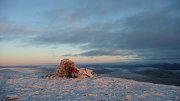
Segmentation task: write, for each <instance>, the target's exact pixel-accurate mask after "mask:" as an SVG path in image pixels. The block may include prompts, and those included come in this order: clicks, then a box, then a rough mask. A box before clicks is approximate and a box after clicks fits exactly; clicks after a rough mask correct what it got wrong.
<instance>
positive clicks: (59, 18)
mask: <svg viewBox="0 0 180 101" xmlns="http://www.w3.org/2000/svg"><path fill="white" fill-rule="evenodd" d="M179 5H180V1H179V0H53V1H52V0H0V46H1V47H0V65H1V66H4V65H29V64H49V63H59V61H60V60H61V59H64V58H69V59H72V60H73V61H75V62H77V63H111V62H128V61H156V62H157V61H158V62H174V63H175V62H179V60H180V28H179V26H180V13H179V12H180V6H179Z"/></svg>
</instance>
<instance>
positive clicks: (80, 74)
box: [45, 59, 95, 79]
mask: <svg viewBox="0 0 180 101" xmlns="http://www.w3.org/2000/svg"><path fill="white" fill-rule="evenodd" d="M94 76H95V73H94V72H93V70H90V69H87V68H77V67H76V66H75V63H74V62H73V61H71V60H69V59H63V60H61V62H60V64H59V65H58V66H57V70H56V72H55V73H54V74H48V75H47V76H46V77H45V78H50V79H51V78H55V77H56V78H57V77H65V78H91V77H94Z"/></svg>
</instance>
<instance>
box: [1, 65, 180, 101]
mask: <svg viewBox="0 0 180 101" xmlns="http://www.w3.org/2000/svg"><path fill="white" fill-rule="evenodd" d="M9 70H14V69H10V68H9ZM26 70H27V73H25V69H23V73H21V72H19V73H17V72H12V71H9V72H8V70H7V69H6V71H3V72H2V70H0V71H1V72H0V97H1V98H0V99H1V100H2V101H6V97H7V96H16V97H18V98H19V99H17V100H16V101H61V100H66V101H86V100H91V101H109V100H111V101H170V100H172V101H180V87H178V86H172V85H163V84H153V83H146V82H138V81H134V80H127V79H122V78H115V77H108V76H103V75H98V76H97V77H94V78H86V79H70V78H68V79H67V78H58V79H57V78H56V79H43V78H42V77H41V75H45V74H42V72H39V73H38V71H40V70H37V71H36V70H32V69H30V71H29V70H28V69H26ZM18 71H21V69H20V68H18Z"/></svg>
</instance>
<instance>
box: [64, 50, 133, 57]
mask: <svg viewBox="0 0 180 101" xmlns="http://www.w3.org/2000/svg"><path fill="white" fill-rule="evenodd" d="M128 55H133V53H132V52H130V51H125V50H90V51H86V52H82V53H80V54H66V55H64V56H128Z"/></svg>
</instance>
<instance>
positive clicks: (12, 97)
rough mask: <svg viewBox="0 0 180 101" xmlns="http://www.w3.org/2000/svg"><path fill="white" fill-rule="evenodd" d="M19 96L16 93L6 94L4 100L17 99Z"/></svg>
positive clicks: (11, 100)
mask: <svg viewBox="0 0 180 101" xmlns="http://www.w3.org/2000/svg"><path fill="white" fill-rule="evenodd" d="M19 98H20V97H19V96H17V95H8V96H7V97H6V101H13V100H17V99H19Z"/></svg>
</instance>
